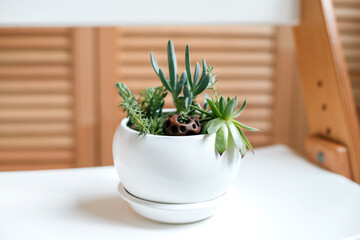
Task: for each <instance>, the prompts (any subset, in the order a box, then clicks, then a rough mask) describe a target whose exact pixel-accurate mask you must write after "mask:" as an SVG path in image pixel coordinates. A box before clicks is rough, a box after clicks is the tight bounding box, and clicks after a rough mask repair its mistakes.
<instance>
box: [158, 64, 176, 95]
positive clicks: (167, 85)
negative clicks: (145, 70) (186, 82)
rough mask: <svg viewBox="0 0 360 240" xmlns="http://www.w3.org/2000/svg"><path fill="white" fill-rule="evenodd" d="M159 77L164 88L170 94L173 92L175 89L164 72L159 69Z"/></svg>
mask: <svg viewBox="0 0 360 240" xmlns="http://www.w3.org/2000/svg"><path fill="white" fill-rule="evenodd" d="M159 77H160V80H161V82H162V84H163V85H164V87H165V88H166V89H167V90H169V91H170V92H173V89H172V87H171V86H170V84H169V81H168V80H167V79H166V78H165V75H164V72H163V71H162V70H161V69H159Z"/></svg>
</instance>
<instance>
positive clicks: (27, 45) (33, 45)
mask: <svg viewBox="0 0 360 240" xmlns="http://www.w3.org/2000/svg"><path fill="white" fill-rule="evenodd" d="M70 47H71V42H70V39H69V38H68V37H67V36H61V35H60V36H49V35H45V36H21V37H19V36H11V35H10V36H1V37H0V49H1V48H4V49H13V48H14V49H69V48H70Z"/></svg>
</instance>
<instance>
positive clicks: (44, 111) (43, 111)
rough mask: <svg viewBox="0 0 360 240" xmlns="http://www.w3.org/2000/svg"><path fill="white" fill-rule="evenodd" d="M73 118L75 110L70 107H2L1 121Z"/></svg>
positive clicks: (63, 120) (61, 120)
mask: <svg viewBox="0 0 360 240" xmlns="http://www.w3.org/2000/svg"><path fill="white" fill-rule="evenodd" d="M72 119H73V110H72V109H70V108H64V107H63V106H62V107H59V108H56V107H51V108H34V106H30V107H28V108H22V107H19V108H14V107H10V108H9V107H7V108H2V110H1V114H0V125H1V122H41V123H43V122H54V121H55V122H69V121H71V120H72Z"/></svg>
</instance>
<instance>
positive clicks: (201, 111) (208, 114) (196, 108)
mask: <svg viewBox="0 0 360 240" xmlns="http://www.w3.org/2000/svg"><path fill="white" fill-rule="evenodd" d="M190 107H192V108H193V109H195V110H196V111H198V112H200V113H202V114H205V115H206V116H209V117H212V118H215V117H216V116H215V115H214V114H211V113H209V112H206V111H204V110H202V109H200V108H198V107H197V106H194V105H191V106H190Z"/></svg>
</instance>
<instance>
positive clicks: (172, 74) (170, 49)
mask: <svg viewBox="0 0 360 240" xmlns="http://www.w3.org/2000/svg"><path fill="white" fill-rule="evenodd" d="M167 54H168V65H169V78H170V86H171V87H172V88H175V86H176V71H177V63H176V56H175V51H174V44H173V43H172V41H171V40H169V42H168V46H167Z"/></svg>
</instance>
